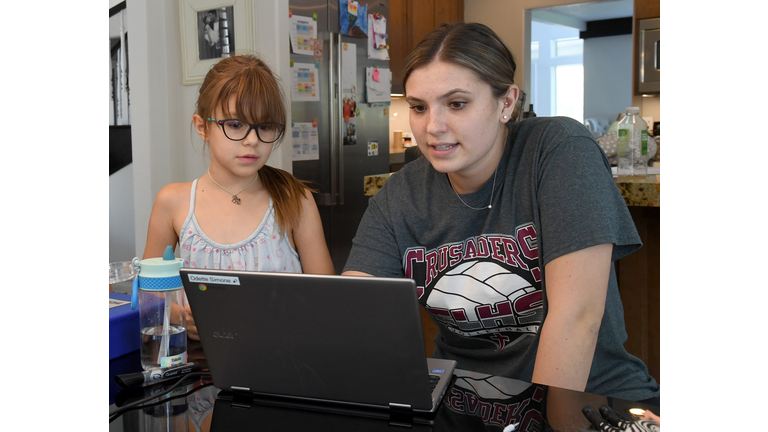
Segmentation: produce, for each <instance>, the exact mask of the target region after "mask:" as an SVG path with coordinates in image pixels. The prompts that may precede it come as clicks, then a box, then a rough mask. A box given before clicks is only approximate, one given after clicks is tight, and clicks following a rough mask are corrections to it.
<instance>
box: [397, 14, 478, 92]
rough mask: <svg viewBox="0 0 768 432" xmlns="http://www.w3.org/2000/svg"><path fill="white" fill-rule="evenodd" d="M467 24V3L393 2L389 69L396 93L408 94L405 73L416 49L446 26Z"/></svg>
mask: <svg viewBox="0 0 768 432" xmlns="http://www.w3.org/2000/svg"><path fill="white" fill-rule="evenodd" d="M456 21H464V0H390V1H389V23H388V26H387V27H388V35H389V67H390V69H391V71H392V93H399V94H402V93H404V91H403V90H404V89H403V83H402V79H403V76H402V69H403V65H404V64H405V59H406V58H407V57H408V54H410V53H411V51H412V50H413V48H415V47H416V45H418V43H419V42H421V40H422V39H424V36H426V35H427V34H428V33H429V32H431V31H432V30H434V29H436V28H437V27H439V26H440V24H443V23H450V22H456Z"/></svg>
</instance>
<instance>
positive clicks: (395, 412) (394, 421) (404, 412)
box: [389, 402, 413, 427]
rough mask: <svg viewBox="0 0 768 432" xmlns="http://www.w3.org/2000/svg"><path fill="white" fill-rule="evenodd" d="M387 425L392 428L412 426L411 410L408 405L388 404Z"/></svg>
mask: <svg viewBox="0 0 768 432" xmlns="http://www.w3.org/2000/svg"><path fill="white" fill-rule="evenodd" d="M389 424H390V425H392V426H405V427H411V425H413V408H411V406H410V405H405V404H399V403H394V402H390V403H389Z"/></svg>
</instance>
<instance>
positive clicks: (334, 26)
mask: <svg viewBox="0 0 768 432" xmlns="http://www.w3.org/2000/svg"><path fill="white" fill-rule="evenodd" d="M344 3H346V1H345V2H344ZM361 3H362V2H361ZM366 7H367V13H368V14H381V15H383V16H384V17H386V18H388V17H389V0H382V1H376V2H370V3H368V4H367V6H366ZM289 8H290V10H291V14H292V15H296V16H303V17H313V23H314V24H315V25H316V26H317V39H316V40H317V41H322V53H321V54H320V55H319V56H318V54H317V49H314V51H315V54H314V56H313V57H308V56H307V55H302V54H297V53H295V52H294V49H293V48H292V52H291V60H292V62H293V64H297V63H304V64H306V63H312V64H313V65H314V66H315V67H316V69H317V74H318V76H317V77H316V82H315V85H316V86H317V90H318V91H319V100H317V101H295V100H294V99H293V97H292V98H291V120H292V122H302V123H305V124H306V123H307V122H313V121H316V123H317V142H318V144H319V145H318V150H317V157H318V159H315V160H296V159H294V161H293V174H294V175H295V176H296V177H298V178H299V179H302V180H307V181H309V182H310V185H311V186H312V187H314V188H315V189H317V190H318V192H317V193H316V194H315V200H316V202H317V204H318V208H319V210H320V216H321V218H322V220H323V230H324V231H325V238H326V242H327V243H328V248H329V250H330V252H331V257H332V259H333V263H334V266H335V268H336V272H337V273H340V272H341V270H342V268H343V266H344V264H345V262H346V260H347V257H348V256H349V251H350V249H351V246H352V238H353V237H354V235H355V232H356V230H357V226H358V224H359V223H360V220H361V218H362V216H363V213H364V212H365V209H366V208H367V206H368V200H369V197H366V196H365V195H364V187H363V185H364V177H365V176H366V175H372V174H384V173H388V172H389V115H388V112H389V111H388V109H389V103H388V102H389V100H387V101H386V102H383V103H382V102H377V103H374V104H369V103H367V98H366V81H365V80H366V68H369V67H376V68H387V69H388V68H389V61H388V60H374V59H369V58H368V55H367V52H368V45H367V43H368V42H367V39H365V38H357V37H350V36H346V35H342V34H341V32H340V30H341V25H345V27H346V28H349V22H348V21H345V22H342V20H341V19H340V14H339V9H340V8H339V0H323V1H317V0H314V1H313V0H291V1H290V3H289ZM315 20H316V21H315ZM345 44H347V45H345ZM351 45H354V46H355V47H356V48H355V50H356V55H355V56H354V57H355V60H356V61H355V63H356V66H355V68H354V71H355V73H354V76H355V79H354V81H355V92H354V93H353V94H354V96H355V103H354V104H353V106H352V107H351V108H350V106H349V102H347V104H346V106H345V101H344V98H345V96H349V95H350V94H349V90H350V80H349V70H350V68H349V67H348V66H349V65H350V64H352V62H347V63H346V64H345V62H344V61H347V60H349V55H348V54H347V55H346V57H345V56H344V55H342V52H344V47H345V46H346V48H347V52H348V51H349V48H350V46H351ZM343 60H344V61H343ZM343 71H344V72H346V74H347V75H345V77H343V76H342V72H343ZM292 85H293V84H292ZM294 91H295V90H294ZM387 98H388V95H387ZM345 108H346V109H345ZM345 114H346V115H347V116H349V115H351V114H353V115H354V117H351V118H349V117H348V118H347V119H345ZM350 124H353V125H354V126H353V130H352V131H350V128H349V125H350ZM350 132H351V133H350ZM293 133H294V134H296V131H295V130H294V131H293ZM369 143H377V144H376V145H374V147H376V148H375V149H373V150H372V149H371V148H370V147H371V145H370V144H369Z"/></svg>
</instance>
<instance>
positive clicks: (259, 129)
mask: <svg viewBox="0 0 768 432" xmlns="http://www.w3.org/2000/svg"><path fill="white" fill-rule="evenodd" d="M206 120H208V121H212V122H214V123H217V124H218V125H219V126H221V130H223V131H224V136H226V137H227V138H229V139H231V140H232V141H242V140H244V139H245V137H247V136H248V134H249V133H251V129H253V130H255V131H256V136H257V137H258V138H259V141H261V142H263V143H273V142H275V141H277V140H279V139H280V137H281V136H283V131H284V130H285V127H284V126H283V125H281V124H279V123H261V124H257V125H252V124H248V123H241V122H240V120H235V119H226V120H216V119H212V118H210V117H209V118H207V119H206Z"/></svg>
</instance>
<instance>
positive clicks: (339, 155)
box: [331, 33, 346, 205]
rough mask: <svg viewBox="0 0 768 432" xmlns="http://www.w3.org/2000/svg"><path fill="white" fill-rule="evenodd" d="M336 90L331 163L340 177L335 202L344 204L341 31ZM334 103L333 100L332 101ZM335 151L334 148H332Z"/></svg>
mask: <svg viewBox="0 0 768 432" xmlns="http://www.w3.org/2000/svg"><path fill="white" fill-rule="evenodd" d="M336 42H337V46H336V53H337V54H336V58H335V61H336V75H337V77H336V83H337V85H336V87H335V89H336V91H335V92H334V97H333V98H334V99H335V100H336V108H335V109H332V112H335V113H336V117H337V118H336V125H337V126H336V127H337V128H338V129H337V130H338V135H337V136H336V139H335V140H334V141H332V142H331V148H332V149H333V148H334V147H335V148H336V157H335V159H334V161H333V162H331V164H333V163H336V165H337V169H335V170H333V172H334V173H337V172H338V177H337V178H336V181H337V183H338V184H337V187H336V189H337V190H338V195H336V197H335V198H334V204H339V205H344V146H343V142H344V140H343V139H342V137H343V136H344V134H346V130H344V103H343V101H342V93H343V92H344V83H343V82H342V81H341V77H342V69H341V68H342V62H341V58H342V54H341V53H342V47H343V45H342V41H341V33H336ZM331 103H333V102H331ZM331 151H332V152H333V150H331Z"/></svg>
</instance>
